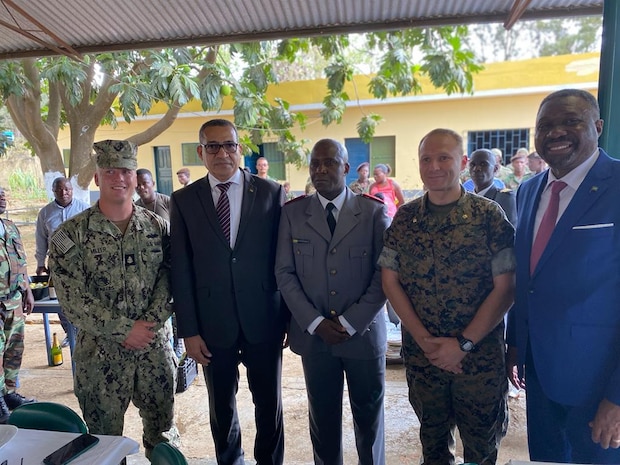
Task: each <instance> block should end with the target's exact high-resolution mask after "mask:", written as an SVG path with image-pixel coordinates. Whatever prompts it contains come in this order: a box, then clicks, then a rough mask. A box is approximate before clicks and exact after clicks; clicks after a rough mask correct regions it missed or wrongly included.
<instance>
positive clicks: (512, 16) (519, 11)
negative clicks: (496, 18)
mask: <svg viewBox="0 0 620 465" xmlns="http://www.w3.org/2000/svg"><path fill="white" fill-rule="evenodd" d="M530 3H532V0H514V3H513V4H512V8H511V9H510V13H508V18H506V21H504V29H506V30H507V31H509V30H510V29H512V26H514V25H515V23H516V22H517V21H519V19H520V18H521V16H523V13H525V10H527V7H528V6H529V5H530Z"/></svg>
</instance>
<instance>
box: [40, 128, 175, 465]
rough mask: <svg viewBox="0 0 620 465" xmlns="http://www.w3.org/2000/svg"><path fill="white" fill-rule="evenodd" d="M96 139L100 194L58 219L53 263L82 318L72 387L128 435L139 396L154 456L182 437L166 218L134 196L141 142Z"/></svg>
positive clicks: (74, 314) (95, 421)
mask: <svg viewBox="0 0 620 465" xmlns="http://www.w3.org/2000/svg"><path fill="white" fill-rule="evenodd" d="M94 148H95V152H96V155H97V171H96V172H95V183H96V184H97V186H99V189H100V192H101V196H100V199H99V201H98V202H97V204H95V205H94V206H93V207H92V208H89V209H88V210H86V211H84V212H82V213H80V214H78V215H76V216H74V217H73V218H71V219H69V220H67V221H66V222H65V223H63V224H62V225H60V226H59V228H58V230H57V232H56V233H55V234H54V236H53V237H52V240H51V243H50V250H49V263H50V269H51V271H52V273H53V275H54V284H55V286H56V288H57V294H58V300H59V301H60V304H61V305H62V308H63V310H64V311H65V314H66V315H67V317H68V318H69V320H70V321H71V322H72V323H74V324H75V325H76V326H78V327H79V328H80V331H79V333H78V338H77V341H76V346H75V352H74V355H73V360H74V361H75V365H76V371H75V381H74V389H75V395H76V396H77V398H78V401H79V403H80V408H81V409H82V413H83V416H84V419H85V420H86V423H87V425H88V428H89V429H90V432H91V433H94V434H109V435H121V434H122V433H123V423H124V416H125V411H126V410H127V407H128V405H129V402H130V401H132V402H133V403H134V405H135V406H136V407H137V408H138V409H139V410H140V416H141V417H142V422H143V425H144V434H143V443H144V447H145V449H146V456H147V457H149V456H150V452H151V451H152V449H153V447H154V446H155V445H156V444H157V443H159V442H164V441H170V442H171V443H178V431H177V429H176V427H175V426H174V391H175V387H176V386H175V375H176V372H175V367H176V365H175V358H174V353H173V351H172V346H171V345H170V338H171V333H172V330H171V327H170V323H169V317H170V315H171V313H172V309H171V305H170V299H171V294H170V286H169V234H168V227H167V224H166V222H165V221H164V220H163V219H162V218H161V217H159V216H158V215H156V214H154V213H152V212H150V211H148V210H146V209H144V208H141V207H138V206H134V204H133V202H132V196H133V194H134V192H135V189H136V168H137V161H136V154H137V147H136V146H135V145H134V144H132V143H130V142H127V141H111V140H107V141H102V142H98V143H96V144H94Z"/></svg>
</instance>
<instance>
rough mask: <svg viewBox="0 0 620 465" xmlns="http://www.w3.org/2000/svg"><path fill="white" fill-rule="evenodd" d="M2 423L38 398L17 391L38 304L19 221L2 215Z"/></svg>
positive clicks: (0, 194) (0, 208) (2, 199)
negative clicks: (28, 324)
mask: <svg viewBox="0 0 620 465" xmlns="http://www.w3.org/2000/svg"><path fill="white" fill-rule="evenodd" d="M6 205H7V202H6V193H5V191H4V188H3V187H0V215H3V214H4V212H5V211H6ZM0 244H1V245H2V247H0V296H2V298H1V299H0V354H2V369H1V370H0V389H1V392H0V394H2V395H0V424H4V423H6V422H7V421H8V419H9V415H10V411H11V410H14V409H16V408H17V407H19V406H20V405H23V404H30V403H32V402H36V400H35V399H29V398H26V397H24V396H22V395H21V394H19V393H18V392H17V377H18V375H19V370H20V368H21V365H22V357H23V355H24V323H25V319H26V318H25V315H28V314H30V312H32V309H33V308H34V297H33V296H32V290H31V289H30V285H29V284H28V271H27V270H26V252H25V251H24V247H23V245H22V239H21V237H20V234H19V230H18V229H17V226H15V224H14V223H13V222H12V221H10V220H8V219H4V218H2V217H1V216H0Z"/></svg>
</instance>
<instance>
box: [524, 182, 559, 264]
mask: <svg viewBox="0 0 620 465" xmlns="http://www.w3.org/2000/svg"><path fill="white" fill-rule="evenodd" d="M565 187H566V183H565V182H564V181H553V182H552V183H551V198H550V199H549V205H548V206H547V210H545V214H544V215H543V217H542V221H541V222H540V226H539V227H538V233H537V234H536V239H534V244H533V245H532V254H531V255H530V274H533V273H534V270H535V269H536V265H537V264H538V260H540V257H541V255H542V254H543V252H544V250H545V247H547V242H549V238H550V237H551V234H552V233H553V229H554V228H555V223H556V222H557V220H558V210H559V208H560V192H561V191H562V189H564V188H565Z"/></svg>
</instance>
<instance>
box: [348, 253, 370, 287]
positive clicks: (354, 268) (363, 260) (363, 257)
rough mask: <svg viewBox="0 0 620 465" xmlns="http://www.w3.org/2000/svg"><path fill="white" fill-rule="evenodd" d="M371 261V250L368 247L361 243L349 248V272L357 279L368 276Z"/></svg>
mask: <svg viewBox="0 0 620 465" xmlns="http://www.w3.org/2000/svg"><path fill="white" fill-rule="evenodd" d="M371 261H372V250H371V249H370V247H368V246H365V245H362V246H355V247H351V248H350V249H349V262H350V263H351V274H352V275H353V276H357V277H358V278H359V279H363V278H364V276H368V273H369V271H370V267H371V266H373V264H372V263H371Z"/></svg>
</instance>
